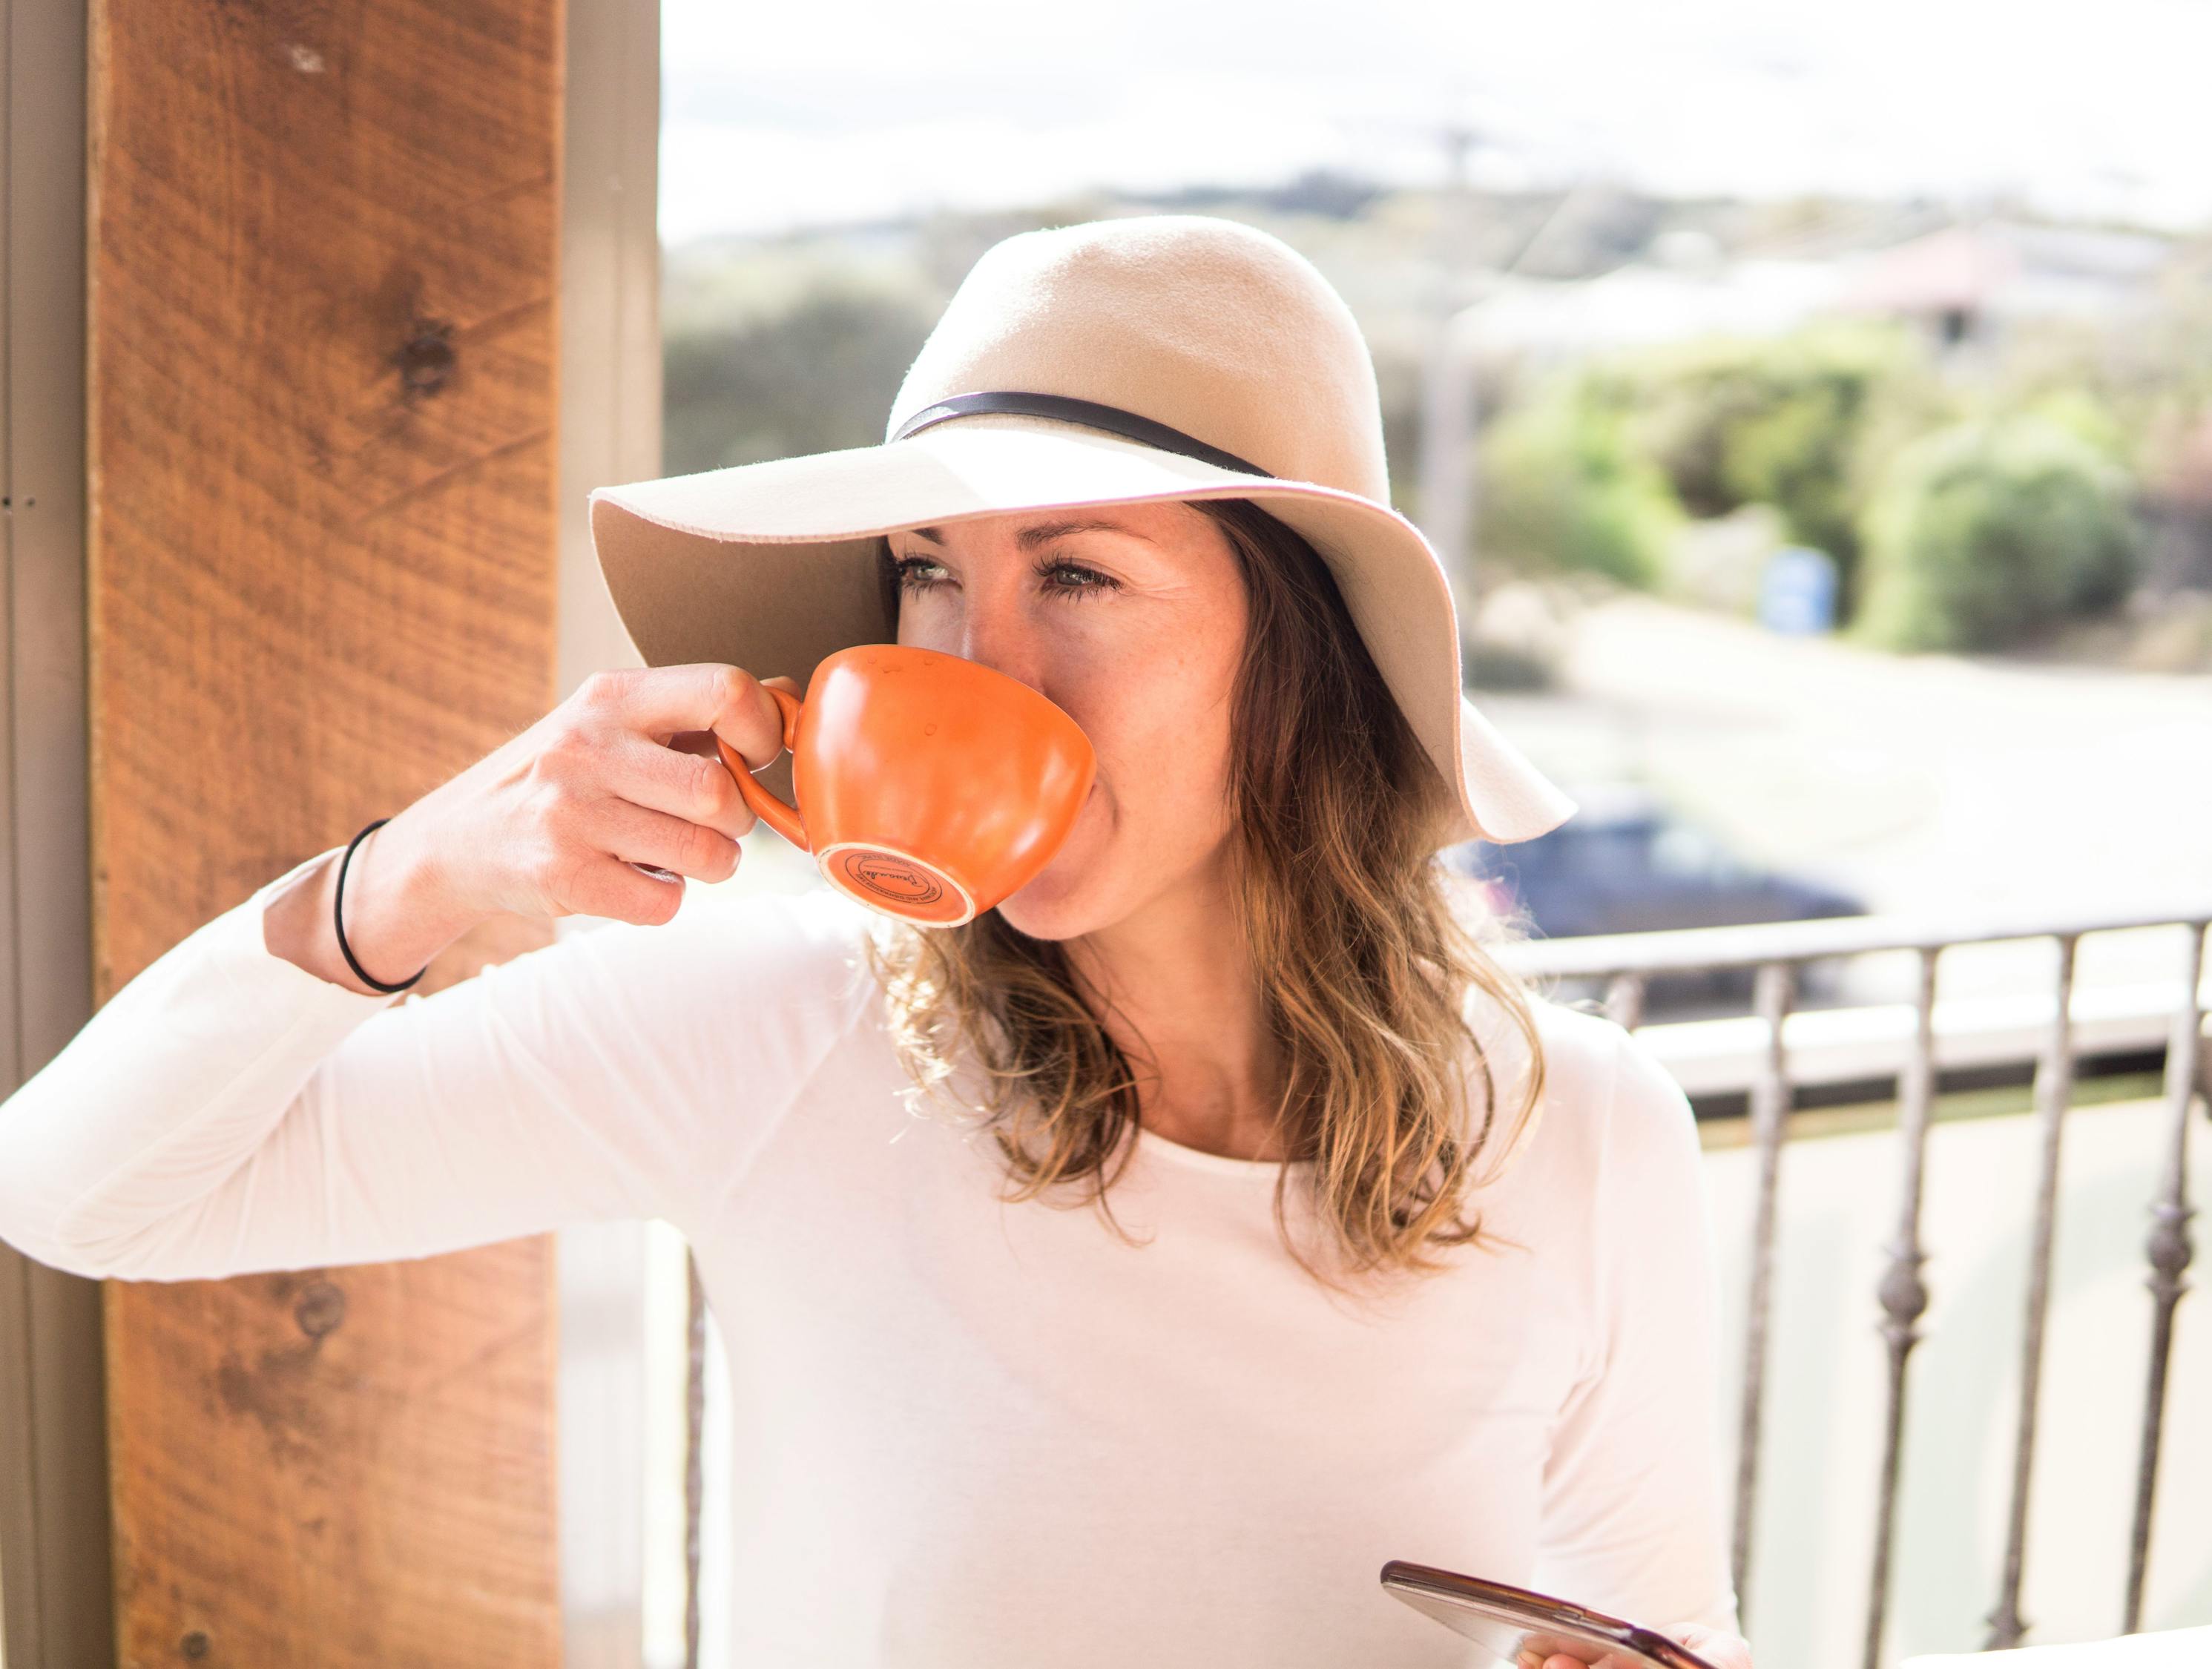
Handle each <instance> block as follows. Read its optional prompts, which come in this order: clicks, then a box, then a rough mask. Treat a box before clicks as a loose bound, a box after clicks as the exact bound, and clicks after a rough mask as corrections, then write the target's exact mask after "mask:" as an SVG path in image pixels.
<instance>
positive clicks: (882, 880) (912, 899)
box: [837, 851, 945, 905]
mask: <svg viewBox="0 0 2212 1669" xmlns="http://www.w3.org/2000/svg"><path fill="white" fill-rule="evenodd" d="M837 866H838V868H839V869H840V870H842V871H843V872H844V877H845V879H847V880H848V881H849V882H851V883H853V884H854V886H856V887H861V888H865V889H866V890H867V891H869V892H872V893H873V894H875V895H876V896H877V897H878V898H882V899H888V900H889V901H890V902H892V903H894V904H908V905H912V904H934V903H935V902H937V901H938V900H939V899H940V898H942V897H944V896H945V887H944V884H943V883H941V882H939V880H938V879H937V877H935V876H933V875H931V874H929V873H928V872H927V871H924V870H923V869H921V867H920V866H919V865H916V864H915V863H913V862H912V861H911V860H909V859H905V858H902V857H900V856H899V855H898V854H897V853H890V852H860V851H853V852H841V853H838V854H837Z"/></svg>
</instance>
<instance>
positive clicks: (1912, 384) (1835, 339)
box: [1601, 321, 1941, 611]
mask: <svg viewBox="0 0 2212 1669" xmlns="http://www.w3.org/2000/svg"><path fill="white" fill-rule="evenodd" d="M1601 398H1602V399H1603V400H1604V401H1605V402H1606V403H1607V404H1611V405H1613V406H1614V407H1615V408H1617V409H1618V410H1620V411H1621V412H1622V413H1623V414H1624V415H1625V416H1626V417H1627V419H1628V421H1629V423H1630V425H1631V428H1630V434H1631V436H1632V440H1633V441H1634V443H1635V444H1636V446H1638V450H1640V451H1641V452H1644V454H1645V455H1647V456H1648V457H1650V458H1652V460H1653V461H1654V462H1656V464H1658V465H1659V467H1660V468H1661V469H1662V470H1664V471H1665V473H1666V476H1667V478H1668V482H1669V483H1670V484H1671V485H1672V487H1673V489H1674V493H1675V495H1676V497H1677V498H1678V499H1679V500H1680V502H1681V504H1682V505H1683V506H1684V507H1686V509H1687V510H1688V511H1689V512H1690V513H1692V515H1696V516H1699V517H1711V516H1722V515H1726V514H1728V513H1730V512H1732V511H1735V510H1737V509H1740V508H1741V507H1743V506H1744V505H1746V504H1754V503H1758V504H1771V505H1772V506H1773V507H1775V508H1776V509H1777V510H1778V511H1779V512H1781V513H1782V518H1783V522H1784V528H1785V530H1786V531H1787V532H1788V535H1789V537H1790V539H1791V540H1792V541H1793V542H1795V543H1800V544H1808V545H1812V546H1814V547H1815V548H1817V549H1821V550H1825V551H1826V552H1827V553H1828V554H1829V555H1832V556H1833V557H1834V558H1835V559H1836V562H1837V567H1838V575H1839V579H1840V581H1841V587H1842V597H1841V599H1840V600H1841V603H1842V605H1843V607H1844V610H1846V611H1848V610H1850V608H1851V606H1852V605H1853V604H1854V603H1855V601H1856V599H1857V562H1858V555H1859V530H1858V522H1859V508H1860V505H1861V502H1862V500H1863V489H1864V485H1865V482H1866V481H1867V479H1868V478H1869V475H1870V473H1871V471H1872V468H1873V467H1874V465H1875V464H1878V463H1879V461H1880V458H1881V455H1882V453H1883V452H1885V451H1887V450H1888V449H1890V448H1892V447H1893V445H1894V440H1893V437H1896V436H1898V435H1899V434H1901V433H1902V432H1906V431H1917V430H1918V429H1920V428H1925V427H1926V426H1927V423H1928V422H1929V421H1930V420H1931V417H1932V416H1933V415H1934V413H1935V410H1936V408H1937V407H1938V406H1939V405H1940V403H1941V396H1940V395H1939V394H1938V393H1937V392H1936V389H1935V385H1934V383H1933V381H1932V379H1930V378H1929V375H1928V374H1927V372H1926V367H1925V364H1924V361H1923V356H1922V355H1921V352H1920V350H1919V349H1918V348H1917V346H1916V345H1915V344H1914V343H1913V342H1912V340H1911V337H1909V336H1908V335H1906V334H1905V332H1903V331H1899V330H1898V329H1897V328H1895V327H1893V326H1890V325H1871V324H1865V323H1859V322H1839V321H1829V322H1824V323H1821V324H1817V325H1808V326H1807V327H1806V328H1805V329H1803V330H1802V331H1796V332H1795V333H1793V334H1791V335H1790V336H1786V337H1754V338H1736V337H1710V338H1706V339H1705V340H1703V341H1699V342H1693V343H1680V344H1675V345H1671V346H1668V347H1666V348H1662V349H1650V350H1646V351H1644V352H1643V353H1640V354H1636V355H1629V356H1627V357H1625V358H1623V359H1621V360H1620V361H1616V362H1615V363H1614V364H1613V366H1612V367H1610V368H1609V369H1608V370H1607V372H1606V373H1604V375H1603V378H1602V380H1601Z"/></svg>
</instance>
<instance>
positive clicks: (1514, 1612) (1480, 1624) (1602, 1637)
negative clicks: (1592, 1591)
mask: <svg viewBox="0 0 2212 1669" xmlns="http://www.w3.org/2000/svg"><path fill="white" fill-rule="evenodd" d="M1383 1591H1384V1592H1385V1593H1389V1595H1390V1596H1391V1597H1392V1598H1393V1599H1402V1600H1403V1601H1405V1603H1406V1604H1407V1605H1411V1606H1412V1607H1413V1609H1414V1610H1415V1611H1419V1612H1420V1613H1421V1614H1422V1615H1423V1616H1425V1617H1434V1618H1435V1619H1436V1620H1437V1622H1439V1623H1443V1625H1444V1626H1445V1627H1446V1628H1448V1629H1449V1630H1453V1631H1454V1632H1455V1633H1457V1634H1462V1635H1464V1636H1467V1638H1468V1639H1469V1640H1472V1641H1474V1642H1475V1643H1476V1644H1477V1645H1479V1646H1481V1647H1483V1648H1486V1649H1487V1650H1488V1651H1489V1652H1491V1653H1492V1654H1493V1655H1494V1656H1495V1657H1496V1658H1497V1660H1498V1661H1499V1662H1500V1663H1503V1664H1505V1665H1507V1666H1509V1669H1543V1665H1544V1660H1545V1659H1547V1658H1548V1657H1550V1656H1552V1655H1553V1654H1554V1653H1564V1654H1565V1655H1567V1656H1568V1657H1571V1658H1576V1659H1578V1660H1581V1661H1582V1662H1583V1663H1586V1664H1588V1665H1589V1666H1590V1669H1713V1666H1712V1665H1711V1664H1710V1663H1708V1662H1706V1661H1705V1659H1703V1658H1701V1657H1699V1655H1698V1654H1696V1653H1695V1652H1692V1650H1691V1649H1690V1648H1688V1647H1686V1646H1684V1645H1682V1644H1681V1643H1680V1642H1677V1641H1673V1640H1669V1639H1668V1638H1667V1636H1664V1635H1662V1634H1660V1633H1658V1632H1657V1631H1656V1630H1651V1629H1646V1628H1643V1627H1640V1626H1639V1625H1638V1624H1636V1623H1630V1622H1626V1621H1625V1620H1624V1619H1622V1618H1620V1617H1608V1616H1607V1614H1606V1613H1605V1612H1603V1611H1592V1610H1590V1609H1589V1606H1587V1605H1576V1604H1575V1603H1574V1602H1573V1601H1572V1600H1570V1599H1554V1598H1553V1596H1552V1595H1550V1594H1548V1593H1534V1592H1533V1591H1532V1590H1530V1589H1528V1588H1521V1587H1510V1586H1508V1585H1507V1584H1506V1583H1504V1582H1492V1581H1485V1580H1484V1579H1483V1578H1481V1577H1480V1576H1462V1575H1459V1574H1458V1573H1457V1572H1455V1571H1449V1570H1437V1569H1434V1568H1433V1567H1431V1566H1429V1565H1418V1564H1409V1563H1407V1562H1406V1561H1405V1560H1403V1559H1393V1560H1391V1561H1390V1563H1388V1564H1386V1565H1384V1566H1383Z"/></svg>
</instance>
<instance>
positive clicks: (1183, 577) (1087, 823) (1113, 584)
mask: <svg viewBox="0 0 2212 1669" xmlns="http://www.w3.org/2000/svg"><path fill="white" fill-rule="evenodd" d="M890 549H891V559H892V561H894V562H895V563H896V565H897V567H898V571H899V572H898V578H899V626H898V640H899V641H900V642H901V643H906V644H912V645H914V646H916V647H919V648H924V649H934V650H938V651H939V652H942V653H945V654H951V655H958V656H961V657H963V658H965V659H968V660H972V661H980V662H981V663H982V665H986V666H989V667H993V668H995V669H996V670H997V671H1000V672H1003V673H1005V674H1006V676H1007V677H1012V678H1018V679H1019V680H1020V681H1021V682H1022V683H1025V684H1027V685H1029V686H1030V689H1035V690H1036V691H1038V692H1040V693H1041V694H1042V695H1045V696H1046V697H1048V699H1049V700H1051V701H1054V702H1055V703H1056V704H1058V705H1059V706H1060V707H1062V708H1063V709H1065V710H1066V713H1068V714H1069V716H1071V717H1072V718H1073V719H1074V720H1075V722H1076V723H1077V724H1079V725H1081V726H1082V727H1083V730H1084V733H1085V735H1087V736H1088V737H1090V738H1091V745H1092V747H1093V748H1094V749H1096V750H1097V756H1098V774H1097V783H1096V785H1095V786H1093V787H1092V789H1091V797H1090V798H1089V799H1088V800H1087V801H1085V804H1084V806H1083V810H1082V812H1081V814H1080V815H1079V816H1078V818H1077V819H1076V823H1075V827H1074V828H1073V831H1072V832H1071V833H1070V834H1069V835H1068V838H1067V841H1066V845H1065V846H1063V847H1061V848H1060V851H1059V852H1058V853H1056V854H1055V855H1054V858H1053V860H1052V862H1051V863H1050V864H1049V865H1047V866H1046V867H1045V869H1044V870H1043V871H1042V872H1041V873H1040V874H1038V875H1037V876H1036V877H1035V878H1034V879H1033V880H1031V881H1030V883H1029V884H1028V885H1026V886H1024V887H1023V888H1022V889H1020V890H1019V891H1018V892H1016V893H1014V894H1013V895H1012V896H1010V897H1008V898H1007V899H1006V900H1005V901H1003V902H1002V903H1000V906H999V911H1000V914H1001V915H1003V916H1004V917H1005V918H1006V921H1007V923H1008V925H1009V926H1012V927H1014V928H1015V929H1016V930H1018V932H1024V933H1026V934H1028V935H1030V937H1031V938H1045V939H1066V938H1075V937H1076V936H1078V935H1079V934H1083V933H1088V932H1095V931H1097V929H1100V928H1103V927H1109V926H1113V925H1114V924H1115V923H1116V922H1119V921H1122V920H1125V919H1127V918H1128V917H1130V916H1131V915H1133V914H1134V913H1136V912H1137V911H1139V909H1141V908H1143V907H1145V906H1146V905H1147V904H1149V903H1151V902H1152V901H1154V900H1155V899H1158V898H1160V897H1162V896H1163V895H1167V894H1169V893H1171V892H1174V891H1175V890H1176V889H1182V888H1188V887H1190V886H1193V885H1200V886H1205V885H1211V884H1215V883H1218V878H1219V877H1218V874H1217V873H1216V872H1215V871H1214V868H1213V865H1214V864H1215V862H1216V860H1217V859H1218V855H1219V853H1221V851H1222V849H1223V841H1224V839H1225V836H1226V834H1228V830H1229V813H1228V800H1227V789H1228V767H1229V712H1230V697H1231V689H1232V688H1233V683H1234V679H1235V677H1236V671H1237V661H1238V657H1239V656H1240V654H1241V653H1242V652H1243V644H1244V628H1245V597H1244V581H1243V575H1242V574H1241V573H1240V572H1239V570H1238V567H1237V556H1236V553H1235V552H1234V550H1233V549H1231V546H1230V543H1229V540H1228V537H1227V536H1226V535H1225V533H1224V532H1223V531H1222V530H1221V528H1220V526H1219V525H1218V524H1217V523H1215V522H1214V521H1213V520H1212V518H1210V517H1208V516H1206V514H1204V513H1202V512H1200V511H1197V510H1194V509H1192V508H1191V507H1189V506H1188V505H1186V504H1181V503H1175V502H1168V503H1158V504H1114V505H1102V506H1097V507H1087V508H1079V509H1073V510H1049V511H1022V512H1017V513H1008V514H1006V515H999V516H990V517H979V518H975V519H970V520H963V521H957V522H948V523H946V524H945V525H943V526H941V527H933V528H908V529H904V530H902V531H898V532H896V533H893V534H891V535H890Z"/></svg>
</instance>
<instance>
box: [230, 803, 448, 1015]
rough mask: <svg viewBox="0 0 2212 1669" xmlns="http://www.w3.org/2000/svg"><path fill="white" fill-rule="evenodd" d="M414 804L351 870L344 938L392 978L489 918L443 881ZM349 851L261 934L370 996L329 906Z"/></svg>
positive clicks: (312, 876)
mask: <svg viewBox="0 0 2212 1669" xmlns="http://www.w3.org/2000/svg"><path fill="white" fill-rule="evenodd" d="M417 821H418V819H417V817H416V808H415V807H410V808H409V809H408V810H404V811H402V812H400V813H399V814H398V816H395V817H393V818H392V821H391V822H387V823H386V824H385V825H384V827H383V828H380V829H378V830H377V831H376V832H375V833H374V834H371V835H370V836H369V837H368V839H367V840H365V841H362V843H361V845H360V846H359V847H356V849H355V852H354V854H353V862H352V863H351V864H350V865H349V866H348V867H347V870H346V888H345V931H346V943H347V944H348V945H349V946H350V947H351V948H352V950H353V953H354V955H355V956H356V958H358V959H359V961H360V962H361V965H362V967H363V968H367V969H368V971H369V972H370V973H371V974H374V975H375V976H376V977H377V978H378V979H380V980H385V981H386V982H396V981H398V980H404V979H408V978H410V977H411V976H412V975H413V974H415V972H416V969H418V968H422V967H423V966H424V965H425V964H426V963H428V962H429V960H430V958H431V957H433V956H436V955H437V954H438V952H440V951H441V950H444V949H445V948H446V947H447V945H449V944H452V943H453V941H454V940H455V939H457V938H460V936H461V935H462V934H463V933H465V932H468V930H469V929H470V928H471V927H473V926H476V925H477V923H478V922H480V921H483V920H485V919H488V918H487V917H486V916H485V915H484V913H483V912H481V911H471V910H470V909H468V908H467V907H465V906H463V905H461V904H459V903H458V902H457V901H454V900H453V897H452V896H451V893H450V890H449V889H446V888H445V887H443V886H442V885H441V876H440V873H439V870H438V866H437V865H436V863H435V860H434V854H433V853H431V852H430V851H428V850H427V849H426V846H425V843H424V842H423V841H422V840H420V839H419V838H418V835H419V829H418V827H417ZM343 856H344V854H343V852H334V853H331V854H330V855H329V856H328V857H327V858H326V859H325V860H324V861H323V862H322V863H320V864H319V865H316V866H315V867H314V868H313V869H312V870H309V871H307V872H306V873H305V874H303V875H302V876H301V877H300V878H299V880H298V881H297V882H296V883H295V884H293V885H292V886H291V887H289V888H288V889H285V890H284V891H283V892H282V893H279V894H278V895H276V896H275V897H274V898H272V899H271V900H270V904H269V907H268V909H267V910H266V911H265V912H264V913H263V916H262V937H263V940H264V943H265V944H267V945H268V947H269V949H270V951H271V952H272V953H273V954H275V955H276V956H282V957H283V958H284V959H285V961H287V962H291V963H293V964H294V965H295V966H297V967H300V968H305V969H307V972H308V973H310V974H315V975H316V976H317V977H319V978H320V979H325V980H329V981H331V984H333V985H340V986H345V987H346V988H347V989H348V990H349V991H358V992H364V993H368V992H370V991H371V990H372V987H370V986H366V985H363V984H362V982H361V980H358V979H356V977H355V975H354V972H353V969H352V968H349V967H348V966H347V965H346V960H345V957H344V956H343V954H342V953H341V952H340V951H339V949H338V941H337V927H336V925H335V922H334V919H333V917H332V913H331V907H332V903H333V901H334V899H335V898H336V895H337V878H338V865H339V861H340V859H342V858H343Z"/></svg>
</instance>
